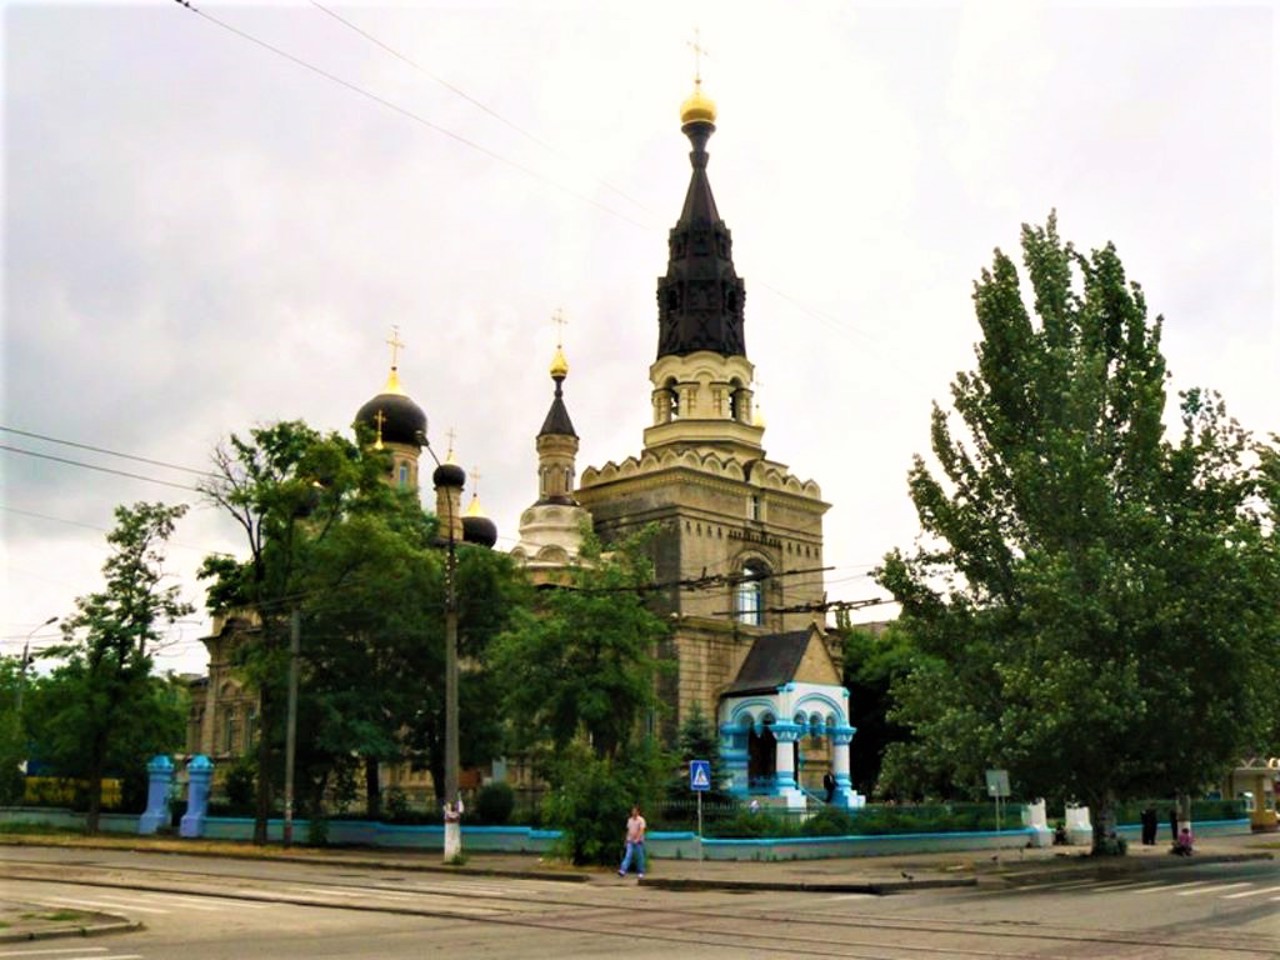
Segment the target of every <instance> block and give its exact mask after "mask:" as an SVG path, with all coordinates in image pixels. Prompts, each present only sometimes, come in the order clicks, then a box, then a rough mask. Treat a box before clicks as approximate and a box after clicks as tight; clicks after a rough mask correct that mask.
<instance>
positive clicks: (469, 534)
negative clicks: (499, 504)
mask: <svg viewBox="0 0 1280 960" xmlns="http://www.w3.org/2000/svg"><path fill="white" fill-rule="evenodd" d="M462 540H463V542H464V543H476V544H479V545H480V546H482V547H492V546H493V545H494V544H495V543H497V542H498V526H497V524H495V523H494V522H493V521H492V520H490V519H489V518H488V517H486V516H485V515H484V509H483V508H482V507H481V506H480V496H479V495H478V494H475V493H472V494H471V503H469V504H468V505H467V512H466V513H464V514H463V515H462Z"/></svg>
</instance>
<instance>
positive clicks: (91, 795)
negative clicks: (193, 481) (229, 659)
mask: <svg viewBox="0 0 1280 960" xmlns="http://www.w3.org/2000/svg"><path fill="white" fill-rule="evenodd" d="M186 510H187V508H186V506H185V505H179V506H166V505H165V504H162V503H137V504H134V505H133V506H132V507H123V506H121V507H117V508H116V511H115V517H116V526H115V529H113V530H112V531H111V532H110V533H109V534H108V535H107V543H108V544H109V545H110V546H111V548H112V553H111V556H110V557H108V559H107V561H106V563H105V564H104V565H103V567H102V572H103V575H104V577H105V579H106V584H105V588H104V589H103V590H102V591H101V592H99V593H91V594H89V595H88V596H85V597H79V598H77V600H76V613H75V614H74V615H72V616H71V617H69V618H67V619H65V620H64V621H63V625H62V632H63V643H62V644H61V645H59V646H55V647H51V648H49V650H48V651H47V655H49V656H54V657H62V658H65V662H64V663H62V664H61V665H59V666H58V667H57V668H55V670H54V671H53V673H52V675H51V676H50V677H49V678H48V679H47V680H46V681H43V682H41V683H39V684H37V685H36V686H35V688H34V689H33V690H32V691H31V694H30V701H29V702H30V709H29V712H28V714H27V716H28V718H29V720H28V723H29V727H30V729H31V732H32V734H33V739H34V741H35V742H36V743H37V744H38V746H39V750H40V752H41V755H42V757H43V758H44V759H46V760H48V761H51V762H52V763H53V764H54V765H55V766H56V767H57V768H58V769H59V770H60V771H61V772H62V773H63V774H64V775H68V776H77V777H83V778H85V780H86V781H87V796H88V816H87V819H86V828H87V829H88V831H89V832H90V833H96V832H97V831H98V821H99V814H100V812H101V808H102V779H103V777H104V776H106V774H107V772H108V771H109V770H112V769H114V770H115V771H117V772H118V773H128V772H131V771H132V772H139V771H140V770H141V769H142V766H143V764H145V761H146V759H147V757H148V756H149V755H151V754H153V753H156V752H169V751H171V750H173V749H175V748H177V747H178V746H180V745H181V742H182V734H183V728H184V724H185V712H184V707H183V700H182V698H181V697H177V696H175V695H174V693H173V691H172V690H171V689H170V684H169V683H168V682H166V681H164V680H161V679H159V678H156V677H154V676H153V675H152V672H151V667H152V661H151V651H152V650H154V649H155V647H156V645H157V644H158V643H159V642H160V641H161V639H162V638H163V633H162V632H161V629H160V628H161V627H162V626H164V625H167V624H172V623H173V622H174V621H175V620H177V619H178V618H180V617H183V616H186V615H187V614H188V613H190V612H191V611H192V610H193V607H192V606H191V605H190V604H188V603H185V602H183V601H182V600H180V599H179V596H178V594H179V588H178V586H177V585H171V586H167V587H165V586H162V582H163V580H164V576H165V574H164V571H163V567H164V553H163V547H164V545H165V544H166V543H167V541H168V539H169V537H170V536H171V535H172V533H173V527H174V523H175V521H176V520H178V519H179V518H180V517H182V516H183V515H184V514H185V513H186ZM175 721H176V722H175ZM134 767H137V768H138V771H133V770H132V768H134Z"/></svg>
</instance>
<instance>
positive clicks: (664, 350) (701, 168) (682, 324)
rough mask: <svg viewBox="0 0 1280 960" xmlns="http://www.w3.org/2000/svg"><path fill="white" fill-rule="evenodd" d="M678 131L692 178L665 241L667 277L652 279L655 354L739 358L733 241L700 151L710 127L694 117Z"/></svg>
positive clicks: (741, 294) (743, 349)
mask: <svg viewBox="0 0 1280 960" xmlns="http://www.w3.org/2000/svg"><path fill="white" fill-rule="evenodd" d="M681 129H682V130H683V131H684V133H685V135H686V136H687V137H688V138H689V141H690V142H691V143H692V144H693V152H692V153H690V154H689V159H690V161H691V162H692V163H693V177H692V178H691V179H690V181H689V192H688V193H687V194H686V195H685V198H684V209H683V210H682V211H681V212H680V221H679V222H678V223H677V224H676V225H675V227H673V228H672V230H671V233H670V236H669V237H668V240H667V248H668V260H667V275H666V276H665V277H661V278H660V279H659V280H658V356H659V357H666V356H683V355H685V354H688V353H693V352H694V351H696V350H710V351H712V352H714V353H718V354H720V355H722V356H726V357H733V356H742V357H745V356H746V355H747V345H746V340H745V339H744V337H743V332H742V324H743V317H742V307H743V303H744V301H745V300H746V298H747V293H746V288H745V287H744V285H743V283H742V280H741V279H740V278H739V277H738V275H737V273H735V272H734V269H733V240H732V238H731V237H730V234H729V228H728V227H726V226H725V225H724V221H723V220H721V219H720V214H719V212H718V211H717V210H716V201H715V197H713V196H712V195H711V183H710V181H709V180H707V149H706V147H707V141H708V140H709V139H710V138H711V134H713V133H714V132H715V129H716V126H715V124H714V123H712V122H711V121H710V120H708V119H703V118H701V117H699V118H694V119H690V120H688V121H686V122H685V124H684V125H683V126H682V127H681Z"/></svg>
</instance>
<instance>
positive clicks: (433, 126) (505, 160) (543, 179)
mask: <svg viewBox="0 0 1280 960" xmlns="http://www.w3.org/2000/svg"><path fill="white" fill-rule="evenodd" d="M174 2H175V3H177V4H178V5H179V6H182V7H186V8H187V9H188V10H190V11H191V12H192V13H194V14H196V15H197V16H199V17H202V18H203V19H205V20H207V21H208V22H209V23H212V24H214V25H215V26H218V27H221V28H222V29H223V30H226V31H228V32H229V33H233V34H235V35H236V36H238V37H240V38H242V39H244V40H247V41H248V42H250V43H253V44H256V45H257V46H259V47H262V48H263V49H264V50H268V51H270V52H271V53H274V54H276V55H277V56H280V57H283V58H284V59H286V60H288V61H289V62H291V63H294V64H296V65H297V66H299V67H302V68H303V69H304V70H309V71H311V72H312V73H314V74H316V75H317V76H320V77H323V78H324V79H326V80H328V81H330V82H331V83H336V84H338V86H340V87H344V88H345V89H347V90H350V91H351V92H352V93H354V94H357V95H358V96H361V97H365V98H367V99H369V100H372V101H373V102H374V103H377V104H379V105H381V106H383V107H386V108H387V109H388V110H392V111H394V112H395V113H398V114H400V115H401V116H403V117H405V118H407V119H409V120H412V121H413V122H414V123H418V124H421V125H422V126H424V127H427V128H428V129H430V130H434V131H435V132H436V133H438V134H440V135H441V136H444V137H448V138H449V139H450V140H454V141H456V142H457V143H460V144H462V145H463V146H465V147H469V148H470V149H472V150H475V151H476V152H477V153H481V154H483V155H484V156H486V157H488V158H489V159H491V160H494V161H496V162H498V163H501V164H504V165H505V166H508V167H510V168H511V169H513V170H518V171H519V172H520V173H523V174H524V175H525V176H527V177H530V178H531V179H533V180H537V181H538V182H540V183H543V184H545V185H547V186H550V187H553V188H554V189H556V190H559V191H560V192H562V193H564V194H566V195H568V196H570V197H573V198H574V199H575V200H581V201H582V202H583V203H587V204H590V205H591V206H593V207H596V208H597V209H598V210H601V211H603V212H604V213H608V214H610V215H611V216H614V217H617V218H618V219H619V220H623V221H625V222H627V223H629V224H631V225H632V226H634V227H638V228H639V229H641V230H646V231H647V230H649V229H651V228H650V227H649V226H648V225H646V224H643V223H640V222H639V221H638V220H635V219H633V218H632V217H629V216H627V215H626V214H625V213H622V212H621V211H619V210H615V209H613V208H612V207H610V206H608V205H606V204H603V203H601V202H600V201H599V200H596V199H595V198H593V197H589V196H587V195H586V194H583V193H579V192H577V191H576V190H573V189H571V188H569V187H566V186H565V185H564V184H562V183H558V182H556V181H555V180H552V179H551V178H550V177H547V176H544V175H543V174H541V173H539V172H538V171H536V170H534V169H532V168H531V167H527V166H525V165H524V164H522V163H520V162H519V161H517V160H512V159H511V158H509V157H504V156H503V155H502V154H500V153H498V152H496V151H494V150H490V149H489V148H488V147H485V146H482V145H481V144H479V143H476V142H475V141H474V140H470V139H468V138H467V137H464V136H462V135H461V134H459V133H454V132H453V131H452V130H450V129H449V128H448V127H443V126H441V125H440V124H438V123H434V122H433V121H431V120H428V119H427V118H426V117H424V116H422V115H421V114H418V113H415V112H414V111H412V110H410V109H408V108H407V107H402V106H400V105H399V104H398V103H394V102H393V101H391V100H388V99H387V98H386V97H383V96H380V95H379V94H376V93H374V92H372V91H371V90H366V89H365V88H364V87H361V86H360V85H359V84H355V83H352V82H351V81H350V80H344V79H343V78H342V77H339V76H337V75H336V74H333V73H330V72H329V71H328V70H325V69H324V68H323V67H318V66H316V65H315V64H313V63H310V62H309V61H307V60H303V59H302V58H301V57H297V56H294V55H293V54H292V53H289V52H288V51H287V50H283V49H281V48H280V47H277V46H275V45H274V44H271V43H268V42H267V41H265V40H262V39H259V38H258V37H255V36H254V35H253V34H251V33H247V32H245V31H244V30H241V29H240V28H238V27H234V26H232V25H231V24H229V23H226V22H224V21H222V20H219V19H218V18H217V17H214V16H212V15H210V14H208V13H205V12H204V11H203V10H200V9H198V8H197V7H194V6H192V5H191V4H190V3H187V2H184V0H174Z"/></svg>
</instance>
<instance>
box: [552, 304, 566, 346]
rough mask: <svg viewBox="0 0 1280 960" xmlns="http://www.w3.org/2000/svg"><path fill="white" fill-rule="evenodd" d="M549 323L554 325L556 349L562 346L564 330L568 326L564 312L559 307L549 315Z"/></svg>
mask: <svg viewBox="0 0 1280 960" xmlns="http://www.w3.org/2000/svg"><path fill="white" fill-rule="evenodd" d="M551 322H552V323H554V324H555V325H556V347H557V348H561V347H563V346H564V328H565V327H566V326H568V324H569V321H568V320H566V319H565V316H564V311H563V310H562V309H561V308H560V307H556V312H555V313H553V314H552V315H551Z"/></svg>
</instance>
